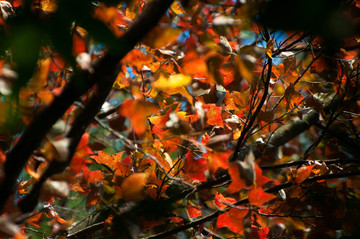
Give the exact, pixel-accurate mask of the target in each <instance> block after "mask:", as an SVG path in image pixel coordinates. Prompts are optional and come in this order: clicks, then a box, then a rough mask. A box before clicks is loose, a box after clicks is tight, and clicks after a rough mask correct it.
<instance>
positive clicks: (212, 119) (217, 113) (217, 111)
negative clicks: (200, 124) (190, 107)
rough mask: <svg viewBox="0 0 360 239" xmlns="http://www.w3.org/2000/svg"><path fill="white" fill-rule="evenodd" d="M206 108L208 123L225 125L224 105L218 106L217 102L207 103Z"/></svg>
mask: <svg viewBox="0 0 360 239" xmlns="http://www.w3.org/2000/svg"><path fill="white" fill-rule="evenodd" d="M204 109H205V110H206V116H207V118H208V120H207V123H208V124H209V125H214V126H220V127H224V123H223V119H222V117H221V113H222V107H220V106H216V105H215V104H207V105H205V106H204Z"/></svg>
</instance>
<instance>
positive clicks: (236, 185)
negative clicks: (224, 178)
mask: <svg viewBox="0 0 360 239" xmlns="http://www.w3.org/2000/svg"><path fill="white" fill-rule="evenodd" d="M228 172H229V174H230V177H231V183H230V185H229V187H228V188H227V190H226V192H228V193H236V192H239V191H240V190H241V189H242V188H244V187H246V186H247V185H246V182H245V180H244V178H242V177H241V174H240V170H239V166H238V164H237V163H231V164H230V165H229V169H228Z"/></svg>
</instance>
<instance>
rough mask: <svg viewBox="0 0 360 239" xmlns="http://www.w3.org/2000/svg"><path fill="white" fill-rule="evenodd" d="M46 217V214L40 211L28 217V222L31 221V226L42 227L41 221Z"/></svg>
mask: <svg viewBox="0 0 360 239" xmlns="http://www.w3.org/2000/svg"><path fill="white" fill-rule="evenodd" d="M43 219H44V214H42V213H38V214H35V215H34V216H32V217H30V218H28V219H26V222H27V223H29V224H30V225H31V226H33V227H36V228H41V226H40V222H41V221H42V220H43Z"/></svg>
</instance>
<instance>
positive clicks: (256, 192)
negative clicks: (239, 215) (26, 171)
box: [248, 187, 276, 206]
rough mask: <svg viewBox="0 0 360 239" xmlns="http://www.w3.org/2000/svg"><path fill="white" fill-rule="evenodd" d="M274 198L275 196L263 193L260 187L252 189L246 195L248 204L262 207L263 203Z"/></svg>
mask: <svg viewBox="0 0 360 239" xmlns="http://www.w3.org/2000/svg"><path fill="white" fill-rule="evenodd" d="M275 197H276V196H274V195H272V194H270V193H267V192H265V191H264V190H263V189H262V188H261V187H254V188H253V189H251V190H250V192H249V194H248V198H249V202H250V203H251V205H253V206H262V205H263V204H264V203H265V202H267V201H269V200H271V199H273V198H275Z"/></svg>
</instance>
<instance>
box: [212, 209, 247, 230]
mask: <svg viewBox="0 0 360 239" xmlns="http://www.w3.org/2000/svg"><path fill="white" fill-rule="evenodd" d="M247 213H248V210H239V209H236V208H231V209H230V211H228V212H226V213H223V214H221V215H220V216H219V217H218V219H217V222H216V226H217V227H218V228H220V227H227V228H229V229H230V230H231V231H233V232H235V233H239V234H242V233H243V232H244V217H245V216H246V215H247Z"/></svg>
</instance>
